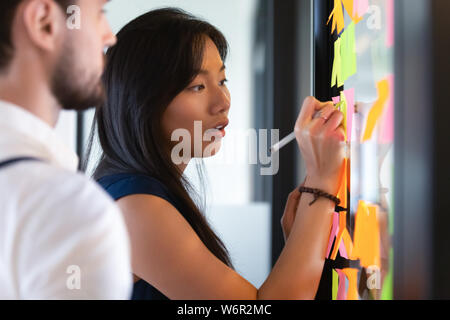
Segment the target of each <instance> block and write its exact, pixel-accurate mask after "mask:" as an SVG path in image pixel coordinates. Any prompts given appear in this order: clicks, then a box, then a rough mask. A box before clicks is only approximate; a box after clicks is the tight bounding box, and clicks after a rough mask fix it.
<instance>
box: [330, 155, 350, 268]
mask: <svg viewBox="0 0 450 320" xmlns="http://www.w3.org/2000/svg"><path fill="white" fill-rule="evenodd" d="M348 173H349V171H348V167H347V159H344V161H343V164H342V167H341V172H340V179H339V181H340V187H339V192H338V195H337V197H338V198H339V200H341V203H340V206H341V207H342V208H345V209H347V193H348V189H347V175H348ZM346 228H347V214H346V212H345V211H343V212H340V213H339V231H338V234H337V236H336V241H335V243H334V249H333V251H332V253H331V257H330V259H331V260H336V257H337V254H338V251H339V247H340V245H341V241H342V237H343V235H344V231H345V230H346Z"/></svg>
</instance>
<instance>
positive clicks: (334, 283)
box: [331, 269, 339, 300]
mask: <svg viewBox="0 0 450 320" xmlns="http://www.w3.org/2000/svg"><path fill="white" fill-rule="evenodd" d="M332 272H333V277H332V279H333V280H332V286H331V293H332V295H331V298H332V300H337V299H338V287H339V274H338V273H337V271H336V270H334V269H333V270H332Z"/></svg>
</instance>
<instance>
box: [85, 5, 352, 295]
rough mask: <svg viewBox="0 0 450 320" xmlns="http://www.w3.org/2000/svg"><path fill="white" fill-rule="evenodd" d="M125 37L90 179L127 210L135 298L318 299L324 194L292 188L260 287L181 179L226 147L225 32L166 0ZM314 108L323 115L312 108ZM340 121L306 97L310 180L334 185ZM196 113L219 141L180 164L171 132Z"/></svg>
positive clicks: (108, 78)
mask: <svg viewBox="0 0 450 320" xmlns="http://www.w3.org/2000/svg"><path fill="white" fill-rule="evenodd" d="M117 38H118V42H117V45H116V46H115V47H113V48H111V49H109V51H108V53H107V67H106V72H105V75H104V83H105V86H106V92H107V103H106V105H104V106H102V107H101V108H98V109H97V112H96V120H95V121H96V125H97V128H98V134H99V140H100V143H101V146H102V148H103V154H102V156H101V159H100V162H99V164H98V167H97V169H96V171H95V173H94V177H95V179H96V180H97V181H99V183H100V184H101V185H102V186H103V187H104V188H105V190H106V191H107V192H109V193H110V194H111V196H112V197H113V198H114V199H115V200H116V201H117V202H118V205H119V206H120V207H121V209H122V211H123V214H124V217H125V221H126V224H127V227H128V231H129V235H130V240H131V247H132V267H133V273H134V279H135V286H134V291H133V297H132V298H133V299H167V298H170V299H312V298H314V296H315V294H316V291H317V287H318V284H319V280H320V277H321V273H322V269H323V264H324V258H325V251H326V245H327V240H328V237H329V232H330V228H331V221H332V220H331V219H332V213H333V212H334V207H335V203H333V202H332V201H330V200H328V199H325V198H319V199H318V200H317V201H316V202H314V204H312V205H310V203H311V202H312V201H313V200H314V197H313V195H312V194H306V193H304V194H303V196H302V197H301V198H300V193H299V192H298V191H294V192H293V193H292V194H291V195H290V196H289V199H288V203H287V205H286V209H285V215H284V218H283V230H284V232H285V237H286V239H287V242H286V246H285V248H284V249H283V252H282V253H281V256H280V258H279V259H278V261H277V263H276V265H275V267H274V268H273V270H272V272H271V273H270V275H269V277H268V278H267V280H266V281H265V283H264V284H263V285H262V287H261V288H259V289H257V288H255V287H254V286H253V285H252V284H250V283H249V282H248V281H247V280H245V279H244V278H243V277H241V276H240V275H239V274H238V273H236V272H235V271H234V270H233V268H232V264H231V261H230V258H229V256H228V253H227V251H226V249H225V247H224V245H223V243H222V242H221V240H220V239H219V238H218V237H217V236H216V234H215V233H214V232H213V231H212V229H211V228H210V226H209V225H208V223H207V221H206V219H205V218H204V216H203V214H202V212H201V210H200V209H199V207H198V206H197V204H196V202H195V201H194V200H193V199H192V198H191V195H192V188H190V185H189V183H188V181H186V179H185V177H184V176H183V172H184V170H185V168H186V165H187V163H188V161H189V160H190V159H192V158H193V157H195V156H197V157H198V155H199V157H202V156H203V153H204V151H205V150H206V149H208V150H213V151H212V152H211V155H213V154H214V153H215V152H217V151H218V150H219V148H220V140H221V139H222V138H223V136H224V134H225V132H224V127H226V125H227V124H228V118H227V116H228V113H229V110H230V93H229V91H228V89H227V87H226V76H225V65H224V61H225V58H226V55H227V42H226V40H225V38H224V36H223V35H222V34H221V33H220V32H219V31H218V30H217V29H216V28H214V27H213V26H211V25H210V24H208V23H206V22H204V21H201V20H198V19H196V18H195V17H193V16H191V15H188V14H186V13H185V12H183V11H181V10H178V9H170V8H167V9H159V10H155V11H151V12H149V13H147V14H144V15H143V16H141V17H139V18H137V19H135V20H134V21H132V22H130V23H129V24H128V25H127V26H125V27H124V28H123V29H122V30H121V31H120V32H119V34H118V35H117ZM317 111H321V117H314V114H315V113H316V112H317ZM342 119H343V115H342V113H340V112H338V111H335V110H334V107H333V105H332V103H320V102H318V101H317V100H315V99H314V98H308V99H307V100H306V101H305V104H304V106H303V109H302V113H301V114H300V116H299V119H298V121H297V123H296V132H297V138H298V142H299V145H300V148H301V150H302V153H303V156H304V158H305V161H306V165H307V170H308V179H307V180H306V181H305V184H306V186H307V187H311V188H319V189H321V190H324V191H326V192H327V193H330V194H336V193H337V186H338V179H339V177H338V176H339V171H340V167H341V163H342V160H343V152H342V149H341V145H340V142H341V141H343V139H344V133H343V130H342V128H340V123H341V121H342ZM195 121H201V123H202V127H203V129H202V130H203V131H202V133H205V132H210V133H211V132H212V133H213V136H215V138H212V139H210V141H206V142H202V143H200V146H199V145H198V144H197V146H196V145H195V143H194V142H193V141H192V142H191V148H192V149H191V150H193V152H192V153H191V152H186V150H184V151H182V152H181V154H180V158H181V159H182V160H183V161H178V160H179V159H177V160H175V159H174V153H173V152H172V151H173V148H174V146H175V145H176V144H177V143H178V141H175V142H174V141H172V139H171V138H172V133H173V132H174V131H176V130H179V129H182V132H185V133H186V132H187V133H189V134H190V136H191V137H193V136H194V122H195ZM215 128H216V129H215ZM217 128H218V129H217ZM91 139H92V135H91ZM211 140H212V142H211ZM199 148H200V150H198V149H199ZM198 151H200V153H199V152H198ZM176 154H177V153H176ZM176 154H175V155H176ZM175 158H176V157H175ZM297 212H299V213H300V212H301V214H297Z"/></svg>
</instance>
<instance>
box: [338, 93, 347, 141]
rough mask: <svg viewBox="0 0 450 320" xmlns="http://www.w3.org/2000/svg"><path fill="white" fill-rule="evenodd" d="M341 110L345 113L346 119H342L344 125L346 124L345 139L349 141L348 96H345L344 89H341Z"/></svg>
mask: <svg viewBox="0 0 450 320" xmlns="http://www.w3.org/2000/svg"><path fill="white" fill-rule="evenodd" d="M340 111H341V112H342V113H343V114H344V120H342V125H343V126H344V131H345V141H348V138H347V98H346V97H345V93H344V91H341V107H340Z"/></svg>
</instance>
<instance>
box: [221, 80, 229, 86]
mask: <svg viewBox="0 0 450 320" xmlns="http://www.w3.org/2000/svg"><path fill="white" fill-rule="evenodd" d="M227 82H228V79H223V80H222V81H220V85H221V86H224V85H225V84H226V83H227Z"/></svg>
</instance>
